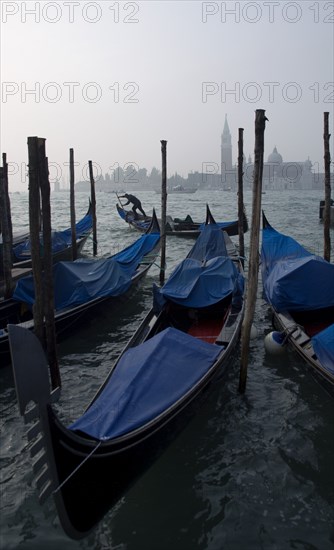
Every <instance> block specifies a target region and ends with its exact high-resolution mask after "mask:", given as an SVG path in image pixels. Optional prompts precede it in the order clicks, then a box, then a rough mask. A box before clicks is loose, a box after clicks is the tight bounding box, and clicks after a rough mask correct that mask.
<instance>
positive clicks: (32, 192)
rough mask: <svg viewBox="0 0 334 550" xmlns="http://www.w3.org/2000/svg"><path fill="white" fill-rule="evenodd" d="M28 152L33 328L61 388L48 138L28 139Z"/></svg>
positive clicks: (55, 379)
mask: <svg viewBox="0 0 334 550" xmlns="http://www.w3.org/2000/svg"><path fill="white" fill-rule="evenodd" d="M28 154H29V223H30V241H31V262H32V269H33V277H34V287H35V302H34V305H33V314H34V331H35V334H36V335H37V336H38V338H39V340H40V341H41V343H42V345H43V347H44V348H45V347H46V350H47V356H48V362H49V368H50V375H51V385H52V388H53V389H54V388H56V387H60V385H61V380H60V372H59V366H58V360H57V353H56V334H55V324H54V293H53V277H52V240H51V208H50V182H49V170H48V162H47V158H46V155H45V139H44V138H38V137H30V138H28ZM40 196H41V199H40ZM41 202H42V217H43V260H42V259H41V257H40V236H39V218H38V216H36V211H38V212H39V211H40V204H41ZM43 271H44V273H43ZM44 318H45V323H44ZM44 325H45V327H44ZM44 334H45V336H44ZM45 340H46V345H45Z"/></svg>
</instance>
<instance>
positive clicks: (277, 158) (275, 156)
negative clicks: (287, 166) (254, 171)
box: [268, 147, 283, 164]
mask: <svg viewBox="0 0 334 550" xmlns="http://www.w3.org/2000/svg"><path fill="white" fill-rule="evenodd" d="M268 162H272V163H278V164H281V163H282V162H283V158H282V155H280V154H279V153H278V152H277V147H274V150H273V152H272V153H271V154H270V155H269V157H268Z"/></svg>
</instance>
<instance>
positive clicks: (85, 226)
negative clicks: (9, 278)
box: [0, 201, 93, 276]
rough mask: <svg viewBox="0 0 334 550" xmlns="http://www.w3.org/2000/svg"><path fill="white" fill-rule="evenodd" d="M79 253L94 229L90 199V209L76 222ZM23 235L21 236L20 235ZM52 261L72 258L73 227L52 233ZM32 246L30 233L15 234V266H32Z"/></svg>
mask: <svg viewBox="0 0 334 550" xmlns="http://www.w3.org/2000/svg"><path fill="white" fill-rule="evenodd" d="M75 230H76V246H77V254H78V255H80V254H81V252H82V249H83V247H84V245H85V243H86V241H87V239H88V237H89V235H90V234H91V233H92V231H93V216H92V204H91V201H89V207H88V211H87V213H86V214H85V216H84V217H83V218H81V220H79V221H78V222H77V223H76V224H75ZM20 235H21V237H20ZM0 245H1V246H0V250H1V258H0V260H1V261H0V276H1V275H2V273H3V265H2V240H1V242H0ZM51 246H52V261H53V263H56V262H60V261H64V260H71V259H72V230H71V228H70V227H69V228H67V229H64V230H62V231H52V233H51ZM30 250H31V246H30V235H29V234H28V236H27V234H26V233H24V232H23V233H16V234H14V236H13V248H12V262H13V268H14V269H15V268H17V269H18V268H19V269H27V268H31V252H30ZM41 254H42V256H43V245H42V235H41Z"/></svg>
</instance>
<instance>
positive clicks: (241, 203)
mask: <svg viewBox="0 0 334 550" xmlns="http://www.w3.org/2000/svg"><path fill="white" fill-rule="evenodd" d="M243 164H244V129H243V128H239V140H238V221H239V224H238V232H239V256H240V258H241V263H242V267H244V257H245V239H244V190H243V175H244V167H243Z"/></svg>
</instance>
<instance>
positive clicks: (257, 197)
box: [239, 109, 268, 393]
mask: <svg viewBox="0 0 334 550" xmlns="http://www.w3.org/2000/svg"><path fill="white" fill-rule="evenodd" d="M266 120H268V119H267V118H266V116H265V111H264V110H263V109H257V110H256V114H255V149H254V180H253V201H252V225H251V233H250V250H249V267H248V287H247V295H246V305H245V317H244V320H243V323H242V328H241V366H240V379H239V391H240V393H244V392H245V389H246V380H247V366H248V354H249V341H250V333H251V328H252V323H253V319H254V312H255V304H256V294H257V285H258V270H259V242H260V223H261V195H262V176H263V154H264V130H265V127H266Z"/></svg>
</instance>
